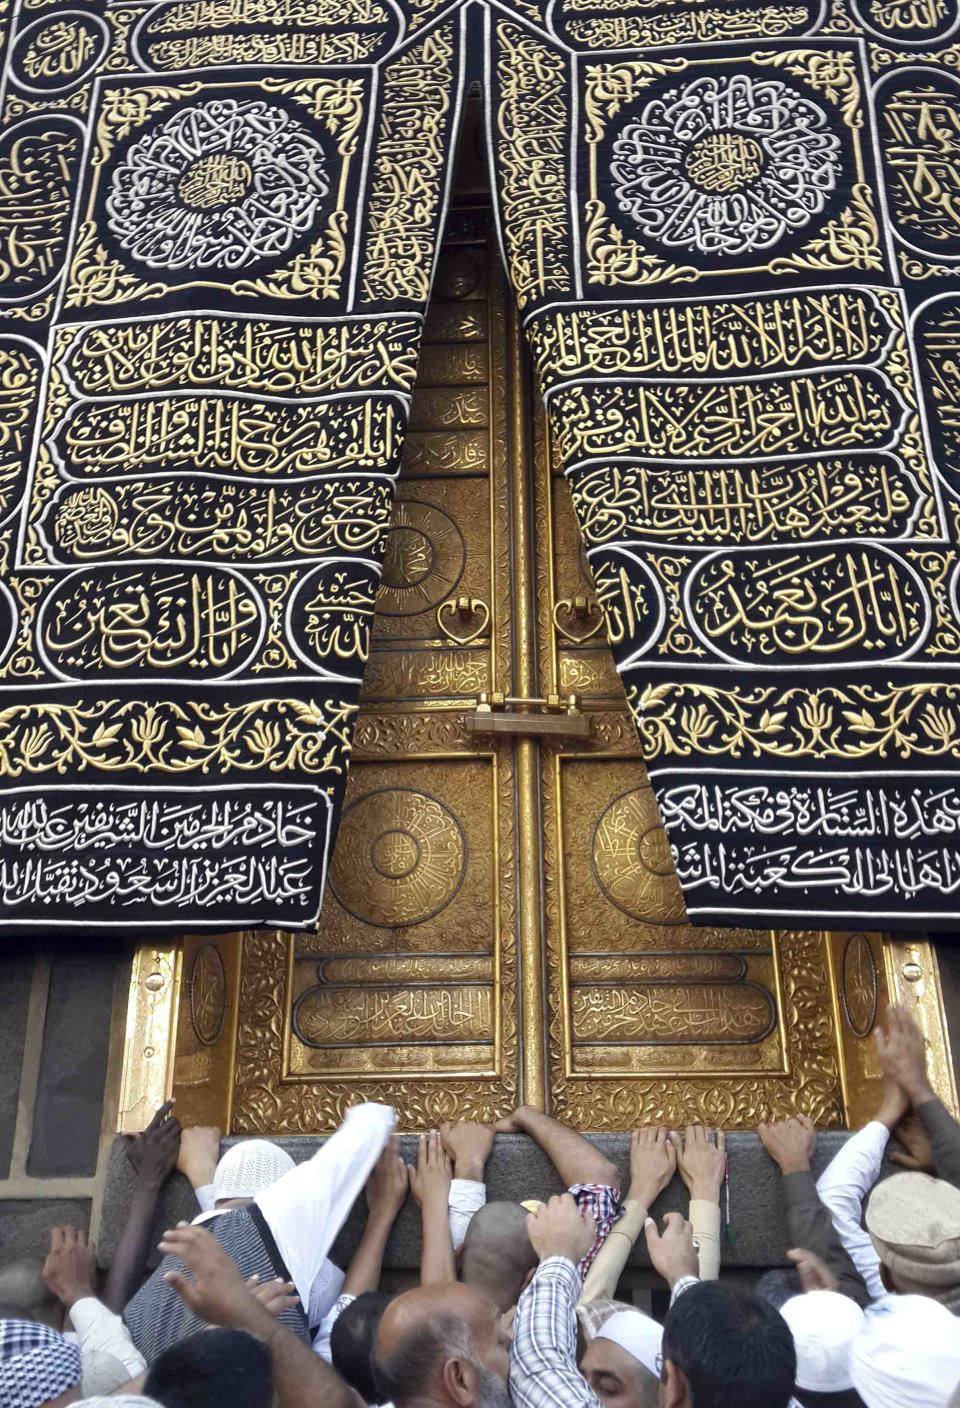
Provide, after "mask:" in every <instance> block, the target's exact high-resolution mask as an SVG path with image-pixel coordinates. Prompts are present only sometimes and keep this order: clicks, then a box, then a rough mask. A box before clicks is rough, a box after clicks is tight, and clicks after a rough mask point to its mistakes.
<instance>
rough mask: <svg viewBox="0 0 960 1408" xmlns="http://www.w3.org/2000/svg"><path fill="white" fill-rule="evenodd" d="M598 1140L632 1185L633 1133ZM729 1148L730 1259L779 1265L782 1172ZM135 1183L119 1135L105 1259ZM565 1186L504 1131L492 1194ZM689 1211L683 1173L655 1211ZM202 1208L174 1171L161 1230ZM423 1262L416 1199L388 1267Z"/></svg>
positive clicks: (408, 1144) (832, 1137)
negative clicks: (630, 1158)
mask: <svg viewBox="0 0 960 1408" xmlns="http://www.w3.org/2000/svg"><path fill="white" fill-rule="evenodd" d="M847 1138H848V1136H847V1135H846V1134H844V1133H841V1132H835V1131H830V1132H827V1133H822V1134H821V1135H820V1138H819V1141H818V1146H817V1153H816V1156H815V1160H814V1171H815V1172H816V1173H819V1172H820V1171H821V1170H822V1169H823V1168H825V1167H826V1165H827V1164H828V1163H829V1161H830V1159H831V1158H832V1157H833V1155H834V1154H835V1153H836V1152H837V1150H838V1149H839V1148H840V1147H841V1146H842V1144H843V1143H844V1142H845V1141H846V1139H847ZM238 1142H240V1141H238V1140H236V1139H227V1140H225V1141H224V1146H223V1147H224V1148H226V1147H227V1146H229V1145H231V1144H235V1143H238ZM276 1142H277V1143H278V1144H279V1145H281V1147H282V1148H284V1149H286V1150H287V1151H288V1152H289V1153H290V1155H291V1156H292V1157H293V1158H294V1159H295V1160H296V1161H297V1162H298V1163H299V1162H301V1161H302V1160H304V1159H308V1158H310V1156H311V1155H312V1154H313V1153H314V1152H315V1150H316V1149H317V1147H318V1146H319V1145H320V1144H322V1143H323V1142H324V1140H323V1138H322V1137H310V1136H303V1137H297V1138H283V1139H278V1140H277V1141H276ZM591 1143H593V1144H595V1145H596V1146H597V1148H599V1149H602V1150H603V1152H604V1153H605V1154H606V1155H607V1157H608V1158H610V1159H612V1160H613V1162H614V1163H615V1164H617V1166H618V1167H619V1168H620V1170H621V1174H622V1177H623V1181H624V1186H626V1182H627V1172H628V1165H629V1136H628V1135H625V1134H598V1135H594V1136H591ZM416 1144H417V1141H416V1139H415V1138H414V1137H413V1136H412V1135H403V1136H401V1139H400V1147H401V1151H402V1153H403V1156H404V1158H405V1159H406V1160H407V1162H408V1163H413V1162H414V1161H415V1159H416ZM727 1150H728V1154H729V1164H730V1220H731V1230H732V1240H730V1239H728V1241H727V1243H726V1244H725V1245H724V1248H723V1260H724V1265H725V1266H726V1267H729V1268H730V1269H735V1268H740V1269H744V1270H753V1269H756V1268H761V1267H769V1266H776V1265H779V1264H781V1263H782V1262H783V1261H784V1256H785V1253H786V1250H787V1245H788V1242H787V1229H786V1224H785V1221H784V1217H783V1206H782V1200H781V1197H780V1187H779V1182H780V1175H779V1173H778V1172H777V1169H776V1167H775V1166H774V1164H773V1163H771V1161H770V1159H769V1158H768V1157H767V1155H766V1153H765V1152H764V1150H763V1148H762V1147H761V1145H760V1141H759V1140H758V1139H757V1136H756V1135H755V1134H746V1133H744V1134H728V1135H727ZM132 1187H133V1181H132V1176H131V1175H130V1172H129V1166H128V1165H127V1161H126V1158H125V1156H124V1154H123V1149H122V1145H121V1143H120V1141H119V1140H118V1141H117V1143H116V1145H115V1146H114V1149H113V1151H112V1153H111V1158H110V1164H109V1168H108V1172H107V1184H106V1190H105V1196H104V1205H103V1214H102V1218H101V1225H100V1258H101V1261H103V1262H107V1261H109V1259H110V1256H111V1255H112V1252H113V1248H114V1247H115V1245H116V1242H117V1238H118V1236H119V1234H120V1229H121V1227H122V1225H123V1220H124V1217H125V1216H126V1209H127V1207H128V1206H129V1202H130V1192H131V1189H132ZM562 1192H563V1185H562V1184H561V1182H560V1180H559V1178H558V1177H557V1174H556V1172H555V1170H554V1168H553V1165H552V1164H551V1163H550V1161H549V1159H547V1158H546V1156H545V1155H544V1154H543V1153H542V1152H541V1150H540V1149H539V1148H538V1147H537V1145H536V1144H534V1143H533V1141H532V1140H531V1139H529V1138H527V1136H526V1135H523V1134H500V1135H498V1136H497V1140H496V1144H495V1145H494V1150H493V1154H492V1156H491V1158H490V1162H489V1163H488V1165H487V1196H488V1197H489V1198H490V1199H494V1198H508V1199H514V1200H516V1201H520V1200H522V1199H526V1198H548V1197H550V1195H551V1194H553V1193H562ZM685 1209H686V1191H685V1189H684V1187H683V1184H682V1183H681V1181H680V1179H679V1178H675V1179H674V1181H673V1182H672V1183H671V1184H670V1186H669V1188H667V1189H666V1190H665V1192H664V1193H663V1195H662V1196H661V1197H660V1198H659V1200H658V1201H657V1203H656V1206H655V1207H654V1209H653V1211H654V1214H655V1216H657V1217H658V1218H661V1219H662V1217H663V1214H664V1213H666V1212H670V1211H685ZM196 1211H197V1207H196V1202H195V1200H194V1198H193V1193H192V1190H191V1189H190V1187H189V1185H188V1184H187V1181H186V1179H184V1178H183V1177H182V1175H180V1174H174V1175H173V1177H172V1178H171V1179H170V1180H169V1181H168V1183H167V1186H166V1187H165V1188H164V1190H163V1194H162V1196H161V1199H160V1204H159V1210H158V1217H157V1228H158V1235H159V1232H160V1231H162V1230H163V1228H164V1227H172V1226H173V1225H174V1224H175V1223H176V1222H177V1221H179V1220H180V1219H181V1218H186V1219H188V1220H189V1219H191V1218H193V1217H194V1216H195V1215H196ZM364 1218H365V1208H364V1204H363V1200H362V1198H361V1199H360V1200H359V1202H358V1205H357V1206H356V1207H355V1208H354V1209H353V1212H352V1213H351V1214H350V1216H349V1218H348V1219H347V1222H346V1224H345V1226H344V1228H343V1230H342V1231H341V1233H340V1236H339V1237H338V1238H337V1241H336V1244H335V1247H334V1259H335V1260H337V1261H338V1262H339V1264H340V1265H345V1264H346V1263H347V1262H348V1261H349V1260H350V1257H351V1256H352V1255H353V1252H354V1251H355V1250H356V1246H357V1243H358V1241H359V1239H360V1235H361V1233H362V1231H363V1225H364ZM419 1264H420V1218H419V1214H418V1212H417V1208H416V1205H415V1204H414V1203H413V1201H412V1199H410V1200H408V1202H407V1204H406V1206H405V1207H404V1209H403V1211H402V1212H401V1214H400V1216H399V1217H398V1218H397V1221H396V1223H395V1224H394V1228H393V1232H392V1234H391V1237H390V1241H389V1242H388V1244H387V1252H386V1257H385V1260H384V1265H385V1267H387V1268H389V1269H390V1270H392V1271H398V1272H402V1271H409V1270H413V1269H415V1268H417V1267H418V1266H419ZM629 1265H630V1266H631V1267H634V1266H635V1267H643V1266H646V1265H649V1262H648V1260H647V1256H646V1251H645V1249H644V1248H643V1246H642V1244H641V1243H638V1245H637V1246H636V1247H635V1249H634V1252H633V1256H632V1257H631V1259H630V1262H629Z"/></svg>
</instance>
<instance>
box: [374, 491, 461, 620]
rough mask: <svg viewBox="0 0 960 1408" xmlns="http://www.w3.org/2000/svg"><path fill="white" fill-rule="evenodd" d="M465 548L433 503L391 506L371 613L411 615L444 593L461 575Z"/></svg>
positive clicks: (449, 520) (451, 523)
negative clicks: (380, 571)
mask: <svg viewBox="0 0 960 1408" xmlns="http://www.w3.org/2000/svg"><path fill="white" fill-rule="evenodd" d="M466 560H467V550H466V547H465V546H464V542H463V538H462V537H461V534H460V529H459V528H458V527H457V525H456V524H455V523H454V521H453V519H452V518H448V517H447V515H446V514H445V513H443V512H442V510H441V509H438V508H434V506H433V504H424V503H420V502H419V501H417V500H407V501H402V502H400V503H398V504H397V506H396V508H395V510H394V514H393V522H392V523H391V525H390V528H389V530H388V532H387V537H386V542H385V543H384V549H383V577H382V579H381V582H380V591H379V594H378V596H377V611H378V612H381V613H382V614H383V615H385V616H416V615H418V613H419V612H421V611H430V610H431V609H432V608H433V607H435V606H438V605H439V604H440V602H441V601H443V600H444V598H445V597H448V596H450V594H451V593H452V592H453V591H454V589H455V588H456V586H457V583H458V582H459V581H460V578H461V577H462V576H463V569H464V566H465V565H466Z"/></svg>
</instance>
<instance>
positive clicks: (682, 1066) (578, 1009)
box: [554, 756, 785, 1075]
mask: <svg viewBox="0 0 960 1408" xmlns="http://www.w3.org/2000/svg"><path fill="white" fill-rule="evenodd" d="M554 761H555V767H556V770H557V779H558V789H559V790H558V801H559V810H560V830H559V840H560V846H561V859H560V864H561V866H562V873H563V894H564V903H563V910H562V912H561V914H560V915H559V916H558V917H559V919H560V929H561V936H562V943H563V947H564V949H565V962H564V974H565V983H564V987H565V992H564V993H563V994H562V998H563V1002H564V1006H565V1009H566V1012H565V1015H566V1019H567V1026H568V1032H569V1036H568V1047H569V1050H568V1054H567V1059H566V1063H565V1064H566V1067H567V1073H568V1075H577V1074H579V1073H584V1074H586V1073H588V1072H589V1073H590V1074H594V1075H595V1074H598V1073H600V1072H606V1073H608V1074H614V1073H618V1074H632V1073H642V1074H654V1073H658V1072H662V1073H663V1074H668V1073H675V1072H676V1071H678V1070H684V1071H691V1072H692V1071H708V1070H709V1071H713V1072H716V1073H718V1074H719V1073H724V1074H726V1073H731V1072H738V1071H751V1072H757V1073H761V1072H763V1073H771V1072H777V1073H779V1074H783V1073H784V1071H785V1052H784V1048H783V1041H782V1036H781V1031H780V1023H779V1020H778V1018H779V996H778V982H777V977H778V975H777V964H778V958H777V954H776V951H775V943H774V939H773V936H772V935H769V934H764V933H762V932H757V931H755V930H754V931H748V930H729V931H721V930H710V929H706V930H703V929H694V928H693V927H692V926H691V925H689V924H688V923H687V922H686V914H685V911H684V907H683V897H682V895H681V893H680V887H679V884H678V883H677V879H676V875H675V874H674V870H673V862H672V858H671V855H670V847H669V843H668V842H667V839H666V835H665V833H664V831H663V828H662V826H661V825H660V819H659V816H658V814H657V809H656V805H655V803H654V801H653V794H652V792H651V789H650V786H649V784H648V783H646V781H645V778H644V777H643V773H642V765H641V764H640V763H639V762H638V761H637V760H635V759H612V758H604V757H579V758H578V757H576V756H572V757H562V758H558V759H555V760H554ZM638 783H639V784H640V785H639V786H638ZM574 963H576V965H577V966H576V967H574V966H573V964H574ZM608 963H610V964H613V965H615V966H614V967H612V968H611V970H610V971H609V973H607V972H605V968H606V965H607V964H608Z"/></svg>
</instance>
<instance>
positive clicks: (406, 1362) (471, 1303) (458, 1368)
mask: <svg viewBox="0 0 960 1408" xmlns="http://www.w3.org/2000/svg"><path fill="white" fill-rule="evenodd" d="M499 1319H500V1316H499V1312H498V1310H497V1307H496V1305H495V1304H494V1303H493V1302H492V1301H491V1300H490V1298H489V1296H486V1295H484V1293H483V1292H482V1291H480V1290H477V1289H476V1288H475V1287H473V1286H465V1285H462V1284H460V1283H458V1282H453V1283H451V1284H448V1285H444V1286H421V1287H419V1288H418V1289H417V1290H414V1291H406V1292H405V1293H404V1294H403V1295H400V1296H396V1297H395V1298H394V1299H393V1300H392V1301H391V1302H390V1304H389V1305H388V1306H387V1308H386V1310H385V1311H384V1312H383V1318H382V1319H381V1321H380V1329H379V1332H378V1334H377V1342H376V1349H375V1352H374V1359H373V1373H374V1379H375V1381H376V1385H377V1390H378V1396H379V1400H380V1401H381V1402H386V1401H388V1400H389V1401H390V1402H391V1403H393V1404H394V1405H395V1408H420V1405H428V1404H429V1405H438V1408H440V1405H449V1408H509V1398H508V1396H507V1388H506V1378H507V1371H508V1368H509V1340H507V1339H506V1337H505V1336H504V1335H503V1334H502V1332H501V1331H500V1328H499Z"/></svg>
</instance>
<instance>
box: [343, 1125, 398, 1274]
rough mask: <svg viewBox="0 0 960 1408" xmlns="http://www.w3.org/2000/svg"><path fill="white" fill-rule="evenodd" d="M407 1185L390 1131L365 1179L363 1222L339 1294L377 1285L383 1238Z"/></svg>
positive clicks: (394, 1137)
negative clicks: (365, 1205) (359, 1236)
mask: <svg viewBox="0 0 960 1408" xmlns="http://www.w3.org/2000/svg"><path fill="white" fill-rule="evenodd" d="M408 1186H409V1184H408V1178H407V1166H406V1164H405V1163H404V1162H403V1159H402V1158H401V1157H400V1152H399V1150H398V1148H397V1140H396V1136H395V1135H394V1136H391V1139H390V1142H389V1144H388V1145H387V1147H386V1148H385V1149H384V1151H383V1153H382V1154H381V1155H380V1157H379V1159H378V1160H377V1162H376V1163H375V1164H374V1166H373V1173H371V1175H370V1177H369V1178H368V1179H367V1225H366V1227H365V1228H364V1229H363V1236H362V1237H361V1238H360V1245H359V1246H358V1247H357V1250H356V1251H355V1252H354V1254H353V1260H352V1261H351V1263H350V1268H349V1270H348V1271H347V1275H346V1278H345V1280H344V1283H343V1291H342V1294H343V1295H345V1296H359V1295H362V1294H363V1292H364V1291H375V1290H376V1289H377V1287H378V1286H379V1285H380V1271H381V1268H382V1267H383V1254H384V1252H385V1251H386V1247H387V1238H388V1237H389V1236H390V1230H391V1228H392V1227H393V1224H394V1222H396V1220H397V1213H398V1212H399V1211H400V1209H401V1208H402V1207H403V1205H404V1202H405V1201H406V1197H407V1189H408Z"/></svg>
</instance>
